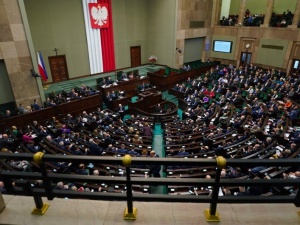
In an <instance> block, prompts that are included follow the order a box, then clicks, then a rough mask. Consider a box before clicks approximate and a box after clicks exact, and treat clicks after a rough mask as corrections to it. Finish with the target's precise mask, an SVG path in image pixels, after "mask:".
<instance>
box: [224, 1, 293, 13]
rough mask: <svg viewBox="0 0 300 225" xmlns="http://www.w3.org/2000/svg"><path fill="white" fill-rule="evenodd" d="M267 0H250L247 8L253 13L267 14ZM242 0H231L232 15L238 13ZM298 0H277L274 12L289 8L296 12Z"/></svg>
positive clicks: (281, 11)
mask: <svg viewBox="0 0 300 225" xmlns="http://www.w3.org/2000/svg"><path fill="white" fill-rule="evenodd" d="M266 1H267V0H263V1H261V0H248V2H247V8H248V9H250V11H251V12H252V13H259V14H265V9H266ZM240 2H241V0H231V4H230V11H229V14H230V15H238V14H239V10H240V9H239V7H240ZM296 4H297V0H275V2H274V12H275V13H276V14H282V13H283V12H284V11H285V12H286V10H287V9H289V10H291V11H292V12H294V10H295V8H296Z"/></svg>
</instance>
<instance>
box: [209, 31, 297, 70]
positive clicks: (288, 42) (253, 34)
mask: <svg viewBox="0 0 300 225" xmlns="http://www.w3.org/2000/svg"><path fill="white" fill-rule="evenodd" d="M216 36H219V37H224V36H226V37H227V36H230V37H232V38H233V39H234V38H236V43H235V46H236V50H235V52H234V58H233V60H232V61H233V62H234V63H235V64H236V65H238V64H239V60H240V54H241V51H242V50H243V46H242V40H244V39H249V40H251V43H253V47H251V49H250V52H251V53H252V59H251V60H252V63H256V64H261V62H265V61H264V60H267V61H266V63H268V64H267V65H269V64H271V65H273V66H275V67H279V68H283V69H287V68H288V65H289V64H290V63H291V62H290V61H291V56H290V54H291V50H292V46H293V43H294V42H295V41H296V40H300V32H299V30H298V29H287V28H262V27H215V29H214V37H216ZM261 39H262V40H264V43H266V44H268V43H269V44H270V45H272V44H273V43H279V42H280V43H281V44H284V46H285V48H286V49H285V50H284V51H283V52H281V53H280V57H279V58H280V59H281V61H280V62H279V61H277V59H273V58H272V57H270V55H268V59H261V58H259V57H261V56H260V54H263V55H264V54H265V53H264V52H265V49H261V42H260V40H261ZM267 51H268V50H267ZM216 58H217V57H216ZM220 59H222V57H220V58H218V60H220ZM224 59H226V58H224ZM273 60H274V61H273Z"/></svg>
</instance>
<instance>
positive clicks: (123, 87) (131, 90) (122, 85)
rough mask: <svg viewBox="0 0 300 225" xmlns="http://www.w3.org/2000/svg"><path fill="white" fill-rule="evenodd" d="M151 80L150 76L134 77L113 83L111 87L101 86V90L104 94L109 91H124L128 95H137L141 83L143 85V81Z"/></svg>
mask: <svg viewBox="0 0 300 225" xmlns="http://www.w3.org/2000/svg"><path fill="white" fill-rule="evenodd" d="M149 82H150V78H149V77H144V78H134V79H132V80H128V81H120V82H118V85H111V86H109V87H99V90H101V92H102V94H103V96H105V95H106V94H107V92H112V91H124V92H125V93H126V95H127V96H129V97H132V96H134V95H136V93H137V87H138V86H139V85H142V84H143V83H149Z"/></svg>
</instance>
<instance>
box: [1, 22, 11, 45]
mask: <svg viewBox="0 0 300 225" xmlns="http://www.w3.org/2000/svg"><path fill="white" fill-rule="evenodd" d="M0 31H1V32H0V42H6V41H13V36H12V33H11V29H10V26H9V24H0Z"/></svg>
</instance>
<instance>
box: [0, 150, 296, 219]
mask: <svg viewBox="0 0 300 225" xmlns="http://www.w3.org/2000/svg"><path fill="white" fill-rule="evenodd" d="M0 159H5V160H19V161H20V160H27V161H34V162H35V163H37V164H38V165H39V166H40V170H41V171H40V172H34V173H33V172H16V171H4V170H2V171H1V173H0V179H1V180H3V182H4V184H5V187H6V189H7V193H8V194H14V195H25V196H33V197H34V200H35V204H36V208H35V209H34V211H33V213H36V214H43V213H45V211H46V210H47V208H48V205H47V204H44V203H43V201H42V197H47V198H48V200H53V199H54V198H55V197H68V198H81V199H92V200H117V201H127V208H126V209H125V212H124V219H128V220H135V219H136V210H137V209H136V208H134V207H133V201H147V202H150V201H153V202H195V203H210V208H209V209H207V210H206V211H205V216H206V220H207V221H219V216H218V213H217V210H216V209H217V204H218V203H247V204H248V203H280V204H282V203H293V204H295V206H296V207H299V206H300V193H299V192H297V194H296V195H294V196H287V195H272V196H219V195H218V193H219V188H220V187H222V186H265V187H268V186H298V185H299V184H300V179H251V180H249V179H223V178H222V179H220V174H221V171H222V169H223V168H225V167H226V166H232V167H237V166H239V167H241V166H246V167H256V166H270V167H271V166H281V167H284V166H289V167H291V166H295V167H297V166H299V163H300V159H284V160H269V159H248V160H243V159H228V160H226V159H225V158H223V157H217V158H216V159H199V158H197V159H185V158H151V157H147V158H136V157H134V158H133V157H131V156H129V155H125V156H124V157H123V158H116V157H95V156H69V155H64V156H63V155H48V154H43V153H41V152H39V153H36V154H34V155H33V154H11V153H2V154H0ZM46 162H72V163H94V164H119V165H123V166H125V167H126V176H125V177H108V176H86V175H73V174H57V173H52V172H50V173H49V172H47V171H46V170H45V165H44V163H46ZM132 164H134V165H137V164H138V165H166V166H172V165H173V166H174V165H176V166H199V165H201V166H208V167H209V166H213V167H216V175H215V178H214V179H200V178H179V179H170V178H140V177H131V173H130V167H131V165H132ZM36 180H41V181H42V182H43V188H40V187H39V188H36V187H34V186H32V185H31V184H32V181H36ZM58 181H66V182H83V183H99V184H101V183H105V184H125V185H126V187H127V191H126V193H109V192H107V193H103V192H76V191H71V190H58V189H55V188H53V183H56V182H58ZM132 185H190V186H211V187H212V193H211V195H209V196H208V195H207V196H202V195H197V196H195V195H188V196H184V195H163V194H138V193H133V192H132Z"/></svg>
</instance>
